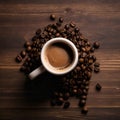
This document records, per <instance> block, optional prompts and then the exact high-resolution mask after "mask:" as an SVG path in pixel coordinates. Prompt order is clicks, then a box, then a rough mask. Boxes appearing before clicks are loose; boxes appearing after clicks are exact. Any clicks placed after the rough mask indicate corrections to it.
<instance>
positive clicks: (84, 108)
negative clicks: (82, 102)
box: [81, 106, 88, 114]
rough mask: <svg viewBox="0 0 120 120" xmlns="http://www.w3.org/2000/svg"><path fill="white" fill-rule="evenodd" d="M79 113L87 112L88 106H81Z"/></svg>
mask: <svg viewBox="0 0 120 120" xmlns="http://www.w3.org/2000/svg"><path fill="white" fill-rule="evenodd" d="M81 113H82V114H87V113H88V108H87V106H84V107H83V108H82V110H81Z"/></svg>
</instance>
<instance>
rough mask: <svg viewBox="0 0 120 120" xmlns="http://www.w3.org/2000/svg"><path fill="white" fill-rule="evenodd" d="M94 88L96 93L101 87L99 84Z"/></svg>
mask: <svg viewBox="0 0 120 120" xmlns="http://www.w3.org/2000/svg"><path fill="white" fill-rule="evenodd" d="M95 88H96V90H97V91H100V90H101V88H102V87H101V85H100V84H99V83H97V84H96V86H95Z"/></svg>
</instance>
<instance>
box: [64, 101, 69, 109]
mask: <svg viewBox="0 0 120 120" xmlns="http://www.w3.org/2000/svg"><path fill="white" fill-rule="evenodd" d="M69 106H70V102H69V101H66V102H65V103H64V106H63V108H64V109H67V108H69Z"/></svg>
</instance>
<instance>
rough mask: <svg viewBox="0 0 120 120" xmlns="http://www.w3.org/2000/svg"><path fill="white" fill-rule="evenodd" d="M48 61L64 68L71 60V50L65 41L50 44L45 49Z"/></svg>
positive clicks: (54, 65)
mask: <svg viewBox="0 0 120 120" xmlns="http://www.w3.org/2000/svg"><path fill="white" fill-rule="evenodd" d="M46 56H47V58H48V61H49V63H50V64H51V65H52V66H53V67H56V68H65V67H67V66H69V65H70V64H71V62H72V61H73V58H74V56H73V52H72V50H71V48H70V46H68V45H67V44H65V43H62V42H57V43H53V44H52V45H50V46H49V47H48V49H47V51H46Z"/></svg>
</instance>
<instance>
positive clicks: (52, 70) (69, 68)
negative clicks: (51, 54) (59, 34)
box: [43, 38, 76, 74]
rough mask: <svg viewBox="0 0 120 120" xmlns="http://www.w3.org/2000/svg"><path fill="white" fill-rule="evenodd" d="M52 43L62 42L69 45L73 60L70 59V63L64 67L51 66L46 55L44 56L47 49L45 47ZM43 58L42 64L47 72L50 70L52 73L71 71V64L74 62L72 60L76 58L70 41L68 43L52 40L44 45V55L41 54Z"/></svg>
mask: <svg viewBox="0 0 120 120" xmlns="http://www.w3.org/2000/svg"><path fill="white" fill-rule="evenodd" d="M58 39H59V38H58ZM54 43H63V44H66V45H67V46H68V47H70V49H71V50H72V51H73V57H74V58H73V60H72V62H71V63H70V65H68V66H67V67H65V68H61V69H60V68H57V67H53V66H52V65H51V64H50V63H49V60H48V58H47V56H46V51H47V49H48V48H49V46H51V45H52V44H54ZM43 57H44V58H43V61H44V63H43V65H44V67H45V68H46V69H47V70H48V71H49V72H51V73H53V74H65V73H67V72H69V71H71V70H72V66H73V64H74V61H75V59H76V54H75V50H74V49H73V47H72V46H71V44H70V43H68V42H67V41H53V42H51V43H49V44H48V45H47V46H46V47H45V49H44V56H43Z"/></svg>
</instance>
